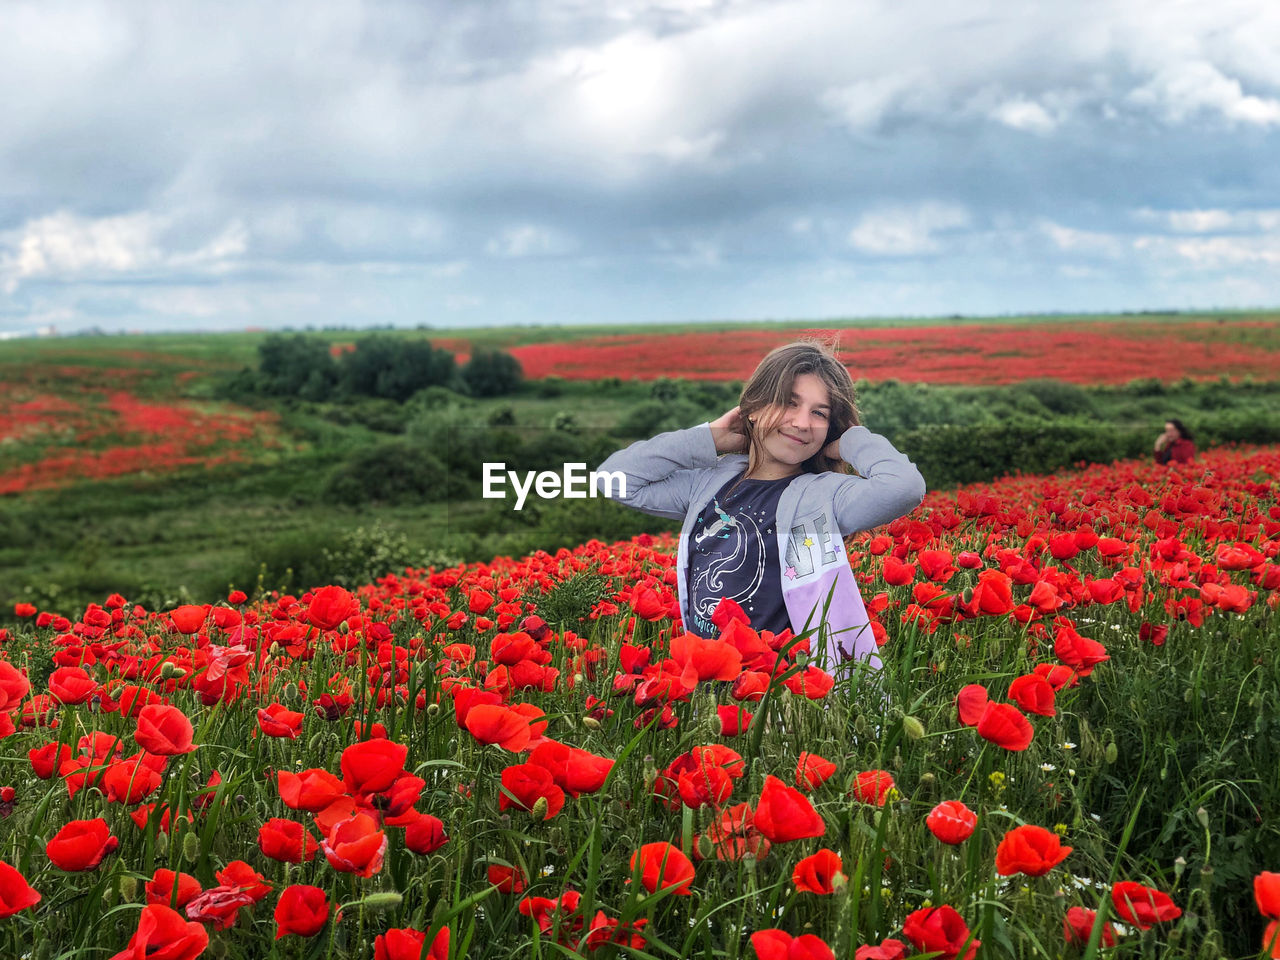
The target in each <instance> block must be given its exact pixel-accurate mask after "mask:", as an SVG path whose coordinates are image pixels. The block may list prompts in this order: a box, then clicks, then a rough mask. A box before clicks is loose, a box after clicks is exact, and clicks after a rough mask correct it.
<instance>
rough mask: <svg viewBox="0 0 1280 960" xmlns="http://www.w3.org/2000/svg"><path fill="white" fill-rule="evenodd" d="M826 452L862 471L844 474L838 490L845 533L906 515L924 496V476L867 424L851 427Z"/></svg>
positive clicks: (838, 511) (838, 516)
mask: <svg viewBox="0 0 1280 960" xmlns="http://www.w3.org/2000/svg"><path fill="white" fill-rule="evenodd" d="M823 453H825V454H826V455H827V456H828V457H831V458H832V459H840V460H843V461H845V462H846V463H848V464H851V465H852V466H853V468H854V469H855V470H857V471H858V473H859V474H860V476H856V477H854V476H841V477H840V482H839V486H838V488H837V490H836V493H835V498H834V501H835V503H834V505H835V514H836V523H838V524H839V525H840V532H841V533H842V534H844V535H846V536H847V535H849V534H851V533H857V532H858V531H860V530H870V529H871V528H872V527H878V526H880V525H881V524H882V523H888V522H889V521H890V520H896V519H897V518H898V517H901V516H905V515H906V514H908V513H910V512H911V511H912V510H914V509H915V508H916V507H918V506H919V505H920V502H921V501H922V500H923V499H924V494H925V483H924V477H922V476H921V475H920V471H919V470H917V469H916V466H915V464H913V463H912V462H911V461H910V460H908V459H907V457H906V456H905V455H904V454H902V453H900V452H899V451H898V450H897V449H896V448H895V447H894V446H893V444H891V443H890V442H889V441H888V440H886V439H885V438H884V437H882V436H880V435H879V434H876V433H872V432H871V431H870V430H868V429H867V428H866V427H850V428H849V429H848V430H846V431H845V432H844V434H843V435H841V437H840V439H839V440H833V441H832V442H831V443H829V444H827V446H826V448H825V449H824V450H823Z"/></svg>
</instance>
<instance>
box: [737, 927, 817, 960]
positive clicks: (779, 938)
mask: <svg viewBox="0 0 1280 960" xmlns="http://www.w3.org/2000/svg"><path fill="white" fill-rule="evenodd" d="M751 946H752V947H753V948H754V949H755V951H756V956H757V957H759V958H760V960H835V957H836V955H835V953H834V952H833V951H832V949H831V947H829V946H828V945H827V943H826V941H824V940H823V939H822V938H821V937H818V936H815V935H814V934H812V933H802V934H801V935H800V936H798V937H793V936H791V934H789V933H787V932H786V931H785V930H777V929H773V930H757V931H756V932H755V933H753V934H752V935H751Z"/></svg>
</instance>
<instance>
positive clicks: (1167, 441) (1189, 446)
mask: <svg viewBox="0 0 1280 960" xmlns="http://www.w3.org/2000/svg"><path fill="white" fill-rule="evenodd" d="M1195 455H1196V445H1195V444H1194V443H1192V442H1191V431H1189V430H1188V429H1187V428H1186V427H1185V426H1183V424H1182V421H1181V420H1177V419H1173V420H1168V421H1166V422H1165V425H1164V433H1162V434H1160V436H1158V437H1156V463H1169V462H1170V461H1172V462H1174V463H1190V462H1191V461H1192V459H1194V458H1195Z"/></svg>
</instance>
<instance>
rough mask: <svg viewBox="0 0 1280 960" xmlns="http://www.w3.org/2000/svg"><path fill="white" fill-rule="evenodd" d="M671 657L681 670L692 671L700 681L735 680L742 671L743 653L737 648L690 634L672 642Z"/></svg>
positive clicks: (673, 639) (676, 638)
mask: <svg viewBox="0 0 1280 960" xmlns="http://www.w3.org/2000/svg"><path fill="white" fill-rule="evenodd" d="M671 657H672V659H673V660H675V662H676V664H677V665H678V666H679V668H680V670H682V671H684V670H688V669H692V670H693V671H694V672H695V673H697V675H698V679H699V680H734V679H736V678H737V676H738V674H739V673H741V672H742V653H741V652H740V651H739V650H738V648H737V647H734V646H732V645H730V644H728V643H725V642H723V641H721V640H704V639H702V638H701V637H698V636H694V635H693V634H692V633H685V634H681V635H680V636H678V637H673V638H672V639H671Z"/></svg>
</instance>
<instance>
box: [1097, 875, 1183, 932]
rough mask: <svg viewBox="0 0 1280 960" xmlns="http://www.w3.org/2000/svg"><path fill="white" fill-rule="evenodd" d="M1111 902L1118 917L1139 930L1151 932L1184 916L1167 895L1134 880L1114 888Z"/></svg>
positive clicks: (1124, 881) (1123, 881)
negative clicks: (1155, 926) (1160, 925)
mask: <svg viewBox="0 0 1280 960" xmlns="http://www.w3.org/2000/svg"><path fill="white" fill-rule="evenodd" d="M1111 902H1112V904H1114V905H1115V908H1116V916H1117V917H1119V918H1120V919H1121V920H1123V921H1124V922H1125V923H1132V924H1133V925H1134V926H1135V927H1137V928H1138V929H1139V930H1150V929H1151V928H1152V927H1153V926H1154V925H1155V924H1157V923H1161V922H1163V921H1165V920H1176V919H1178V917H1180V916H1182V910H1181V909H1180V908H1179V907H1178V906H1177V905H1176V904H1174V902H1173V900H1171V899H1170V898H1169V895H1168V894H1167V893H1161V892H1160V891H1159V890H1156V889H1153V888H1152V887H1145V886H1143V885H1142V884H1140V883H1134V882H1133V881H1132V880H1122V881H1120V882H1119V883H1117V884H1115V885H1114V886H1112V888H1111Z"/></svg>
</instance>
